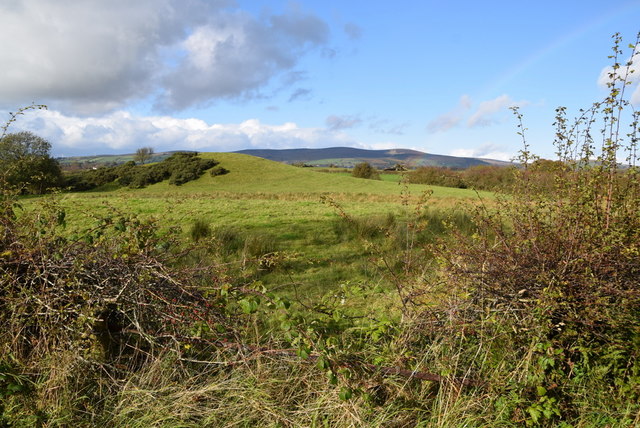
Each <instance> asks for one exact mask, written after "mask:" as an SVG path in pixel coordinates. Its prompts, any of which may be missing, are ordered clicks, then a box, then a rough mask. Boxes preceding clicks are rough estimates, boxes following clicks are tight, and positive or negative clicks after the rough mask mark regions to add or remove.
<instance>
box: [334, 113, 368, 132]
mask: <svg viewBox="0 0 640 428" xmlns="http://www.w3.org/2000/svg"><path fill="white" fill-rule="evenodd" d="M361 123H362V119H360V118H359V117H356V116H336V115H331V116H329V117H327V119H326V120H325V124H326V125H327V128H329V129H330V130H332V131H337V130H340V129H349V128H353V127H355V126H358V125H360V124H361Z"/></svg>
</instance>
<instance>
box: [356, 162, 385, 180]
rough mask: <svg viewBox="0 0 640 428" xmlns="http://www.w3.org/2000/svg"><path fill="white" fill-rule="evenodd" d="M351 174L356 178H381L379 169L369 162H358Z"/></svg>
mask: <svg viewBox="0 0 640 428" xmlns="http://www.w3.org/2000/svg"><path fill="white" fill-rule="evenodd" d="M351 175H352V176H353V177H356V178H368V179H371V180H379V179H380V174H379V173H378V170H376V169H375V168H374V167H373V166H371V164H369V163H368V162H361V163H359V164H357V165H356V166H355V167H354V168H353V172H352V173H351Z"/></svg>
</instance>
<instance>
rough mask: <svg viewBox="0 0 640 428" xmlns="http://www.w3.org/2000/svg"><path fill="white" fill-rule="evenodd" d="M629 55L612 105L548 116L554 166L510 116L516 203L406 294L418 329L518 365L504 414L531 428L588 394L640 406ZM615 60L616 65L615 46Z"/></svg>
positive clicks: (484, 216)
mask: <svg viewBox="0 0 640 428" xmlns="http://www.w3.org/2000/svg"><path fill="white" fill-rule="evenodd" d="M639 38H640V35H639ZM632 46H636V49H637V47H638V40H636V44H635V45H632ZM636 49H634V51H633V53H632V55H631V58H632V60H631V61H630V62H629V63H627V65H626V70H625V67H622V66H620V65H619V64H617V62H616V63H615V64H614V67H613V71H612V73H611V75H610V78H611V82H610V84H609V88H610V93H609V96H608V97H607V98H605V100H603V101H602V102H599V103H595V104H594V105H593V106H592V107H591V108H590V109H588V110H586V111H581V114H580V116H578V118H577V119H576V122H575V123H573V124H568V123H567V120H566V116H565V109H564V108H562V107H561V108H558V109H557V110H556V122H555V124H556V127H557V129H556V132H557V133H556V135H557V138H556V141H555V145H556V149H557V153H558V154H559V159H558V161H556V162H550V161H539V160H538V159H537V158H536V157H535V156H533V155H532V154H531V153H530V152H529V151H528V146H527V141H526V138H525V129H524V127H523V125H522V116H521V115H520V113H519V112H518V111H517V109H514V112H515V114H516V117H517V119H518V127H519V134H520V135H521V136H522V138H523V142H524V149H523V150H522V152H521V156H520V159H519V160H520V162H521V164H522V167H523V168H522V170H520V171H519V173H518V174H517V175H516V178H515V180H514V192H513V194H512V195H510V196H509V197H504V198H500V199H498V201H497V206H496V207H495V209H491V210H487V209H481V210H479V211H478V212H477V215H476V217H475V219H474V223H475V224H476V225H477V226H478V228H479V229H478V232H477V233H475V234H473V235H471V236H465V235H463V234H458V235H457V238H456V245H449V246H447V245H443V246H434V247H432V248H433V249H434V253H435V254H436V255H437V256H438V258H437V260H438V263H439V266H440V267H439V269H438V270H437V271H436V274H435V275H433V276H432V277H431V278H430V280H429V281H427V282H426V283H425V282H415V283H414V285H415V290H414V291H413V293H408V295H409V296H410V297H411V298H412V300H413V302H414V303H416V304H418V305H419V306H420V307H421V308H424V306H421V305H420V304H421V303H425V304H428V305H429V306H428V307H429V308H431V309H429V310H424V309H421V311H420V314H419V315H418V318H420V319H421V325H429V323H431V322H433V320H434V319H435V320H439V321H435V323H434V324H433V325H437V326H439V327H438V328H442V326H443V324H444V320H446V324H447V325H449V326H450V328H452V329H457V327H456V326H466V327H465V328H466V329H469V328H471V329H473V331H475V334H476V335H480V334H483V335H484V334H487V333H489V332H491V333H490V334H491V336H492V337H493V339H491V341H492V342H493V343H494V344H495V346H496V348H494V350H493V351H492V352H493V353H494V355H496V357H495V358H496V359H502V361H501V363H500V364H505V362H506V361H507V360H510V361H511V363H510V364H512V367H513V369H514V370H516V369H515V368H516V367H523V366H522V365H521V364H522V363H521V362H522V361H526V362H527V363H526V366H525V367H524V372H523V373H522V374H520V375H518V376H517V379H518V380H517V381H512V382H513V383H512V384H511V386H510V390H511V391H512V394H514V397H516V398H514V399H513V401H514V402H515V403H516V404H515V406H514V408H513V409H512V410H513V411H514V412H515V411H516V409H519V411H520V412H521V414H524V415H525V417H524V418H523V420H524V419H528V421H527V423H528V424H533V423H539V422H540V421H542V420H543V419H546V420H548V421H554V420H557V419H560V418H567V419H568V418H570V417H571V416H572V414H573V413H572V412H575V411H576V408H579V406H580V405H581V402H582V401H583V400H584V395H583V394H584V390H585V388H589V387H587V386H585V385H586V384H588V383H589V382H591V383H590V385H597V387H598V388H603V385H607V386H606V388H609V387H611V388H612V389H613V390H615V391H616V393H617V394H621V395H620V396H624V397H625V400H630V401H633V402H635V401H636V400H637V399H638V397H639V396H640V390H638V389H637V388H635V387H633V386H632V385H634V384H636V382H637V376H638V373H640V353H639V352H638V347H637V344H638V343H639V342H640V318H639V317H638V314H640V287H639V286H638V276H639V275H640V258H639V257H638V254H640V180H639V174H640V171H639V170H638V167H637V166H636V164H637V160H638V158H637V153H636V150H635V148H636V144H637V142H638V119H639V118H640V113H639V112H637V111H633V110H632V111H631V112H629V113H628V115H626V116H625V112H627V108H628V107H630V105H629V103H628V102H627V101H626V100H625V98H624V90H623V88H624V87H625V86H626V84H627V81H628V78H629V76H630V69H629V67H630V66H631V65H632V62H633V59H634V57H636V56H637V55H638V51H637V50H636ZM614 51H615V55H614V60H617V58H618V55H620V54H621V51H620V50H619V38H616V45H615V49H614ZM624 119H628V120H629V122H628V124H629V131H628V132H625V131H624V130H623V128H622V125H623V123H622V122H623V120H624ZM598 124H599V125H600V126H601V135H602V136H603V138H602V143H601V144H600V146H599V148H598V150H597V151H596V148H595V147H596V144H595V141H594V140H593V139H592V137H591V135H592V134H595V132H593V127H595V126H597V125H598ZM623 152H626V153H627V154H628V157H627V165H626V167H625V168H623V169H621V167H620V165H619V160H620V158H622V157H623V156H622V153H623ZM436 290H439V293H441V295H442V296H443V297H444V298H442V299H441V303H440V307H439V308H437V309H435V310H434V309H433V306H432V305H433V303H432V301H430V300H429V299H428V297H427V296H433V295H434V294H435V291H436ZM482 332H484V333H482ZM483 337H487V336H483ZM498 338H499V339H498ZM489 343H491V342H488V343H487V344H485V346H486V345H489ZM532 344H533V345H532ZM505 348H507V349H509V354H510V355H508V356H506V354H505V353H504V349H505ZM498 355H499V356H498ZM514 377H515V376H514ZM512 379H513V377H512ZM599 382H601V384H599ZM614 384H615V387H614V386H612V385H614ZM623 406H624V404H623Z"/></svg>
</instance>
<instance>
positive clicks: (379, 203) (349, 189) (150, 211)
mask: <svg viewBox="0 0 640 428" xmlns="http://www.w3.org/2000/svg"><path fill="white" fill-rule="evenodd" d="M201 156H203V157H206V158H214V159H216V160H217V161H219V162H220V166H222V167H224V168H226V169H228V170H229V171H230V172H229V173H228V174H226V175H222V176H216V177H212V176H211V175H210V174H208V173H205V174H204V175H203V176H202V177H201V178H199V179H198V180H195V181H193V182H189V183H186V184H184V185H182V186H179V187H177V186H172V185H169V184H168V182H166V181H165V182H162V183H158V184H155V185H152V186H149V187H147V188H144V189H128V188H123V189H117V190H109V191H102V192H100V191H94V192H84V193H63V194H60V195H59V196H57V198H58V199H59V201H60V203H61V204H62V205H63V206H64V207H66V211H67V217H66V219H67V223H68V233H69V234H70V235H73V234H74V233H76V231H78V230H80V229H81V228H86V227H91V226H92V225H94V224H96V223H97V222H99V221H100V218H103V217H106V216H113V215H116V216H119V215H126V214H132V215H134V216H136V217H140V218H152V219H155V220H157V223H158V226H159V227H160V228H161V229H168V228H169V227H178V228H180V229H181V230H182V235H183V237H184V239H185V240H189V239H192V238H191V235H192V232H193V227H194V223H195V222H199V223H200V227H204V226H208V227H209V228H210V229H211V231H219V232H220V233H224V231H225V230H232V231H234V233H235V234H236V235H238V236H239V237H238V239H240V240H241V241H242V242H241V243H240V244H237V243H236V244H234V245H236V247H237V246H240V247H242V248H244V247H243V246H242V245H241V244H242V243H245V244H246V242H251V241H252V240H255V239H256V238H255V237H256V236H267V237H268V239H269V240H270V241H272V242H271V243H272V249H274V250H277V251H279V252H280V253H282V254H284V255H285V257H286V260H287V263H286V269H285V268H283V269H277V270H275V271H273V272H257V273H256V272H250V273H247V272H242V273H241V274H240V275H239V277H240V280H241V281H252V280H260V281H262V282H264V283H265V284H268V286H269V287H276V288H278V289H281V290H283V292H285V293H288V292H291V291H292V285H291V284H293V283H295V284H296V286H297V287H299V288H300V289H302V290H303V291H304V292H305V293H310V294H311V295H315V296H317V295H320V294H322V293H324V292H326V291H327V290H331V289H333V288H335V287H337V286H338V285H339V284H340V283H341V282H344V281H347V280H351V281H363V282H366V281H372V280H373V278H374V276H375V275H376V274H377V273H376V272H374V271H372V270H371V267H368V266H367V252H366V250H365V249H364V246H363V243H362V242H361V239H360V238H359V237H358V236H353V235H349V234H348V233H346V232H345V230H344V229H341V227H340V226H337V224H338V223H339V222H340V216H339V212H338V210H337V209H336V207H335V206H332V203H327V200H330V201H333V202H335V203H337V204H339V205H340V206H341V207H342V209H343V210H344V211H345V212H346V213H348V214H349V215H350V216H353V217H355V218H360V217H361V218H367V219H371V218H375V217H385V216H387V215H393V216H395V217H397V218H399V219H400V218H404V217H406V216H408V215H410V214H411V213H412V211H413V209H414V208H415V205H414V204H415V203H417V200H418V199H419V197H420V195H422V194H423V193H424V192H425V191H427V190H430V191H432V192H433V193H432V195H431V197H430V199H429V200H428V203H427V205H428V206H429V207H430V208H431V209H432V210H436V211H437V210H445V211H448V210H452V209H455V208H456V207H457V206H459V205H462V204H465V203H466V202H468V201H473V200H477V197H478V196H477V194H476V193H474V192H472V191H469V190H461V189H451V188H443V187H429V186H424V185H408V186H406V187H405V186H404V185H401V184H400V182H399V180H400V178H401V175H399V174H383V175H382V177H383V178H384V179H383V180H365V179H358V178H353V177H351V176H350V175H349V174H348V173H335V174H327V173H322V172H317V171H313V170H311V169H309V168H299V167H294V166H290V165H285V164H281V163H277V162H273V161H269V160H265V159H261V158H256V157H253V156H248V155H242V154H234V153H203V154H201ZM403 192H404V193H405V195H406V194H407V192H408V194H410V196H409V197H408V199H407V198H405V199H403V196H402V194H403ZM482 196H483V197H484V198H486V199H488V200H490V199H491V198H492V195H491V194H490V193H487V192H485V193H483V194H482ZM323 198H324V201H323ZM25 202H26V201H25ZM407 203H408V204H407ZM28 205H29V203H28V202H26V206H28ZM213 235H215V233H213ZM261 239H264V238H261ZM242 248H240V249H238V248H234V251H232V252H231V253H233V254H230V252H229V251H226V252H225V257H226V261H229V260H230V259H234V258H235V260H243V259H244V257H246V251H245V252H244V253H243V249H242Z"/></svg>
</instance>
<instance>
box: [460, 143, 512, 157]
mask: <svg viewBox="0 0 640 428" xmlns="http://www.w3.org/2000/svg"><path fill="white" fill-rule="evenodd" d="M449 154H450V155H451V156H459V157H464V158H482V159H495V160H503V161H510V160H511V159H512V158H513V154H512V153H509V152H507V151H505V148H504V147H502V146H500V145H497V144H494V143H485V144H482V145H480V146H478V147H474V148H470V149H456V150H453V151H451V152H450V153H449Z"/></svg>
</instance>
